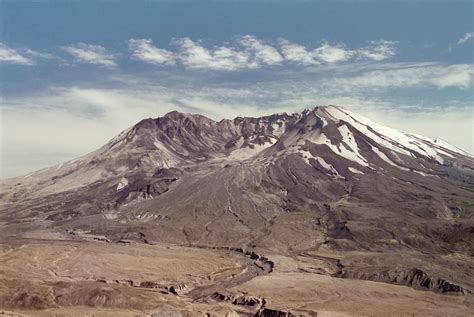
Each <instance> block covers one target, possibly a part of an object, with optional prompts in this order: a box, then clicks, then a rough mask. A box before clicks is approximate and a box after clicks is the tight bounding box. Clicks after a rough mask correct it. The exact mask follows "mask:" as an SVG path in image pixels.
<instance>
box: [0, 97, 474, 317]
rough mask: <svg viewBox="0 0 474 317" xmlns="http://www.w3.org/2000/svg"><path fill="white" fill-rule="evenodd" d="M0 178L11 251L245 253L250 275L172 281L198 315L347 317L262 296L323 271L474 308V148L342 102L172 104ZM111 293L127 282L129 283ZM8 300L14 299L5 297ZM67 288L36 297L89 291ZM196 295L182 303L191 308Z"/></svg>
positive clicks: (4, 233)
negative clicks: (42, 246) (254, 114)
mask: <svg viewBox="0 0 474 317" xmlns="http://www.w3.org/2000/svg"><path fill="white" fill-rule="evenodd" d="M442 128H443V127H440V129H442ZM0 188H1V191H0V193H1V194H0V199H1V205H0V224H1V226H2V230H1V233H0V238H1V239H2V240H3V241H9V242H8V243H10V244H13V245H14V244H15V243H18V241H26V242H24V244H23V245H27V244H28V243H31V241H35V243H39V242H38V241H40V240H41V241H44V240H48V241H50V240H51V241H54V242H52V245H55V244H56V243H58V241H63V242H64V243H65V242H67V241H69V243H73V242H74V243H79V242H80V243H85V244H79V247H78V249H79V250H81V246H83V245H88V246H89V245H94V247H96V245H97V244H100V248H101V249H100V252H102V253H104V252H105V251H104V250H105V249H104V248H105V247H104V246H103V245H102V244H104V243H105V244H106V245H110V248H117V246H116V245H115V244H116V243H118V244H126V245H127V246H129V247H130V246H131V245H133V246H134V247H136V248H144V247H146V248H148V247H149V248H158V247H159V246H161V245H170V246H172V248H184V247H186V248H191V249H192V250H203V251H202V252H204V250H206V252H222V250H228V251H226V252H230V253H231V254H232V256H240V257H243V259H240V260H239V261H240V262H239V263H241V262H242V261H247V262H248V261H251V265H253V266H251V267H252V269H250V266H248V265H250V264H248V263H247V262H245V263H247V264H246V265H247V266H246V271H245V272H246V273H245V274H244V273H242V272H241V273H239V274H240V275H239V274H237V275H236V276H237V277H235V276H234V275H232V277H226V278H223V279H222V280H219V279H216V282H215V283H214V284H212V285H207V286H204V284H206V283H204V284H202V283H203V282H202V281H198V280H194V281H191V282H189V283H190V284H189V285H187V286H186V287H185V288H184V289H183V290H182V291H176V290H175V291H174V292H173V291H170V290H169V289H168V293H170V294H169V296H181V297H182V299H181V300H184V301H190V303H201V304H202V305H204V306H202V305H201V304H199V305H201V306H202V307H201V306H199V305H198V306H199V307H201V308H199V309H201V310H200V311H201V312H204V311H206V309H208V308H205V307H207V306H205V305H210V306H209V307H212V308H209V309H210V310H209V312H213V313H215V312H216V311H215V309H216V308H215V307H221V308H222V307H227V308H228V307H230V308H229V309H232V311H233V312H236V313H241V314H244V313H245V314H250V313H252V314H253V313H254V312H255V313H256V314H260V315H261V316H277V315H271V314H273V312H272V311H274V312H275V314H278V312H280V313H283V312H288V311H292V312H293V313H296V312H297V313H300V314H302V315H305V314H311V313H313V312H314V313H316V312H318V311H319V312H320V313H322V312H324V311H339V312H341V309H342V312H344V311H345V312H347V310H349V311H350V307H347V308H341V307H332V306H331V307H329V306H324V305H323V304H318V305H317V304H315V303H316V302H318V300H315V301H313V302H314V303H313V304H312V306H314V307H313V308H311V307H309V308H308V307H306V308H302V307H303V306H305V305H303V304H304V303H303V302H301V300H302V298H305V296H306V297H307V295H301V296H300V297H298V298H293V299H291V296H288V295H287V294H286V293H285V292H284V291H283V290H280V293H278V290H276V291H275V292H273V293H272V292H269V291H266V290H264V289H267V288H268V287H269V288H270V289H272V288H273V287H274V286H275V285H277V284H278V283H279V281H281V280H285V282H284V283H288V284H292V283H296V284H295V286H294V287H295V289H296V293H298V292H302V293H301V294H307V293H308V292H309V293H311V292H312V290H311V289H312V288H311V287H312V286H308V285H306V284H307V283H306V284H305V281H307V280H308V279H309V280H311V279H313V278H315V277H317V278H320V277H321V276H324V277H328V278H331V279H334V280H337V281H344V283H355V282H358V283H362V281H361V280H369V281H373V282H375V283H374V284H373V285H376V286H374V287H376V288H377V287H381V286H380V285H385V286H383V287H393V288H394V289H389V290H386V289H384V288H382V289H381V290H379V289H377V290H376V291H375V290H374V292H375V293H376V292H379V293H380V292H392V293H393V292H395V293H396V292H400V294H402V293H403V294H405V293H404V292H406V290H405V289H406V286H410V287H411V288H414V289H417V290H427V291H431V292H430V295H426V293H423V292H420V291H413V290H411V289H410V290H411V291H412V292H415V293H414V294H417V295H413V294H411V293H410V295H406V294H405V295H403V296H402V297H403V298H404V299H405V300H406V299H407V298H410V300H411V303H415V304H416V305H418V304H419V301H422V299H421V298H424V296H425V297H426V296H434V297H433V298H434V299H430V300H432V301H441V302H445V301H447V302H449V303H450V304H446V305H447V306H449V307H450V308H449V309H452V311H451V312H453V313H463V312H466V311H469V310H470V309H471V308H472V307H473V296H472V295H471V292H472V291H473V290H474V281H473V278H472V276H473V274H474V262H473V260H472V255H473V254H474V238H473V237H474V236H473V234H474V221H473V219H474V158H473V156H471V155H470V154H468V153H465V152H463V151H461V150H459V149H457V148H456V147H454V146H452V145H450V144H448V143H446V142H444V141H443V140H440V139H432V138H428V137H425V136H421V135H415V134H410V133H404V132H400V131H397V130H394V129H391V128H388V127H385V126H382V125H380V124H377V123H375V122H372V121H371V120H369V119H367V118H364V117H362V116H359V115H357V114H355V113H353V112H350V111H348V110H346V109H344V108H342V107H337V106H326V107H316V108H314V109H308V110H305V111H303V112H301V113H295V114H290V115H289V114H286V113H283V114H274V115H271V116H264V117H260V118H249V117H237V118H235V119H233V120H227V119H226V120H221V121H214V120H211V119H209V118H207V117H204V116H202V115H196V114H184V113H179V112H170V113H168V114H166V115H165V116H163V117H160V118H156V119H145V120H142V121H140V122H139V123H137V124H136V125H135V126H133V127H132V128H130V129H128V130H125V131H124V132H122V133H121V134H119V135H118V136H117V137H115V138H114V139H112V140H111V141H109V142H108V143H107V144H105V145H104V146H103V147H102V148H100V149H98V150H97V151H95V152H92V153H90V154H87V155H85V156H83V157H80V158H78V159H76V160H73V161H70V162H67V163H64V164H61V165H58V166H54V167H50V168H46V169H43V170H40V171H37V172H34V173H31V174H29V175H26V176H23V177H18V178H12V179H7V180H3V181H2V184H1V187H0ZM71 241H72V242H71ZM112 244H113V245H114V246H112ZM76 247H77V246H76ZM9 248H10V249H11V248H13V249H15V248H14V247H12V246H11V245H9ZM54 248H55V247H54ZM54 248H53V249H54ZM10 249H9V250H10ZM13 249H12V250H13ZM15 250H16V249H15ZM107 250H109V249H107ZM120 250H121V249H120ZM147 250H148V249H147ZM153 250H154V249H153ZM209 250H211V251H209ZM212 250H214V251H212ZM51 252H53V251H51ZM58 252H59V251H58ZM91 252H92V251H91ZM97 252H98V251H97ZM107 252H108V251H107ZM143 252H152V251H149V250H148V251H143ZM153 252H155V251H153ZM176 252H177V251H176ZM193 252H194V251H193ZM196 252H198V251H196ZM199 252H201V251H199ZM184 253H186V252H184ZM53 254H56V253H53ZM107 254H108V253H107ZM239 254H240V255H239ZM90 256H92V255H90ZM182 256H184V257H185V255H182ZM22 257H24V255H22ZM183 261H184V262H186V259H185V258H183ZM18 263H19V262H18ZM242 263H243V262H242ZM44 265H46V266H47V265H48V264H47V263H46V264H44ZM244 266H245V265H244ZM82 269H83V268H82ZM186 270H187V269H186ZM285 272H286V273H285ZM214 273H216V272H214ZM117 274H119V273H117ZM123 275H124V276H126V275H127V274H126V273H123ZM68 276H69V275H68ZM272 278H273V279H274V280H272ZM69 279H70V280H68V281H67V282H68V283H72V285H75V286H74V287H76V288H78V289H82V290H83V288H80V287H79V286H77V283H78V281H77V280H76V279H74V278H72V277H69ZM71 279H72V281H71ZM124 279H126V277H124ZM209 279H211V280H214V275H213V277H212V278H211V277H209ZM98 280H99V278H97V277H90V278H89V279H88V281H92V282H96V283H97V281H98ZM61 281H62V282H65V281H63V280H61ZM217 281H219V282H217ZM295 281H298V282H295ZM20 282H21V283H24V281H20ZM20 282H19V281H18V280H16V279H15V283H20ZM142 282H145V281H140V283H142ZM149 282H151V281H149ZM152 282H153V283H158V284H159V281H152ZM175 282H179V279H177V280H176V281H175ZM323 282H324V281H321V280H318V283H323ZM380 282H383V283H386V284H381V283H380ZM29 283H31V281H30V282H29ZM74 283H76V284H74ZM134 283H135V284H137V282H136V281H135V282H133V281H132V284H131V286H134V285H135V284H134ZM265 283H268V284H265ZM366 283H367V282H366ZM389 284H394V285H389ZM140 285H141V284H140ZM265 285H266V286H267V287H265ZM370 285H372V284H370ZM399 285H404V286H405V287H402V286H399ZM135 286H136V285H135ZM88 287H89V286H88ZM120 287H122V288H120V290H122V291H123V287H130V285H128V286H127V285H125V286H124V285H120ZM345 287H349V288H351V287H361V286H360V285H359V284H350V285H349V286H345ZM367 287H369V286H367ZM139 288H140V287H139ZM400 289H402V290H403V291H400ZM134 291H135V290H134ZM313 291H314V290H313ZM339 291H340V290H336V291H335V292H336V293H337V292H339ZM175 293H176V294H175ZM356 293H357V292H355V293H353V294H352V293H351V294H347V295H345V297H346V299H345V300H346V301H350V300H352V301H354V302H358V303H359V304H360V300H361V298H364V297H365V296H364V295H360V294H359V295H360V297H357V300H356V299H355V297H351V296H356V295H354V294H356ZM375 293H374V294H375ZM379 293H377V294H379ZM1 294H2V293H1V292H0V303H2V297H1ZM4 294H5V297H3V298H7V297H8V298H12V294H11V291H5V292H4ZM15 294H16V293H15ZM61 294H62V293H61ZM242 294H251V295H252V296H255V297H252V298H253V299H252V298H250V297H248V296H247V297H245V296H244V295H242ZM263 294H265V296H263ZM418 294H421V295H418ZM423 294H424V295H423ZM439 294H445V295H439ZM446 294H447V295H446ZM453 294H456V295H460V296H461V297H462V298H464V299H463V300H462V301H461V300H456V301H457V302H456V303H452V302H450V301H451V299H450V300H447V299H446V298H451V297H452V295H453ZM16 295H18V294H16ZM16 295H15V296H16ZM43 295H44V294H43ZM359 295H358V296H359ZM372 295H373V294H372ZM15 296H13V298H16V297H15ZM18 296H20V295H18ZM61 296H66V295H64V294H62V295H61ZM67 296H69V297H71V300H70V301H68V302H67V303H61V302H60V301H58V300H52V299H49V297H48V296H46V295H44V298H43V297H41V296H40V297H38V298H39V299H36V301H40V303H41V305H40V306H41V308H48V307H56V306H61V307H62V306H74V305H76V306H77V305H79V304H80V303H82V304H84V303H83V302H81V301H80V300H78V299H77V298H75V297H74V296H76V297H78V298H82V299H83V298H84V296H86V295H85V294H82V293H81V295H77V294H76V295H74V296H73V295H71V294H68V295H67ZM67 296H66V297H67ZM101 296H102V295H101ZM114 296H115V297H114ZM117 296H118V295H117V294H116V293H113V294H108V295H107V298H106V299H105V300H104V301H103V302H102V299H101V300H100V301H99V302H100V303H99V304H97V303H95V302H94V303H95V304H94V303H90V302H86V305H89V306H94V307H96V306H110V307H116V306H117V305H118V304H117V302H116V297H117ZM166 296H168V295H166ZM239 296H240V297H239ZM242 296H244V297H242ZM279 296H283V298H287V300H286V301H285V300H283V299H282V298H281V297H279ZM318 296H322V297H324V296H323V295H321V294H319V295H318ZM400 296H401V295H400ZM418 296H419V297H418ZM439 296H441V297H439ZM99 297H100V296H99ZM316 297H317V296H316ZM375 297H377V296H375ZM375 297H374V300H375ZM100 298H102V297H100ZM249 298H250V299H249ZM317 298H319V297H317ZM124 301H125V302H127V300H124ZM249 301H251V302H252V303H253V304H252V305H250V304H249ZM305 301H306V302H307V301H308V299H305ZM31 302H35V301H34V300H32V299H31V298H29V297H28V300H24V299H21V300H20V299H18V300H13V301H12V300H8V301H7V300H5V299H4V300H3V303H7V304H4V305H5V306H7V307H13V308H18V307H20V308H28V309H31V308H34V305H32V304H31ZM234 302H237V304H236V303H234ZM241 302H242V303H244V304H243V305H242V304H241ZM306 302H305V303H306ZM78 303H79V304H78ZM239 303H240V304H239ZM278 303H280V304H278ZM140 305H141V304H140ZM140 305H139V304H136V306H137V307H140V309H144V307H145V306H146V305H145V306H143V305H142V306H140ZM173 305H175V306H176V305H178V304H177V303H174V304H171V306H173ZM190 305H191V304H190ZM193 305H194V304H192V305H191V306H190V307H191V308H189V307H187V308H186V309H190V310H189V311H192V312H194V313H196V310H195V309H196V307H195V305H194V306H193ZM196 305H197V304H196ZM372 305H374V303H371V304H368V305H367V307H370V306H372ZM450 305H451V306H450ZM43 306H44V307H43ZM132 306H133V305H132ZM178 306H179V305H178ZM309 306H311V305H309ZM127 307H129V306H127ZM130 307H131V306H130ZM133 307H135V306H133ZM154 307H155V306H154ZM203 307H204V308H203ZM364 307H365V308H364ZM373 307H374V309H375V307H377V306H376V305H375V306H373ZM417 307H418V309H419V310H416V309H415V310H414V311H417V312H421V313H422V314H425V313H427V314H433V313H436V312H437V310H436V309H435V308H434V306H433V307H432V306H430V305H428V304H420V306H417ZM162 309H163V308H162ZM183 309H184V308H183ZM219 309H220V308H219ZM222 309H224V308H222ZM252 309H253V310H252ZM360 309H361V310H364V309H366V306H363V307H362V306H361V307H360ZM456 309H457V310H456ZM387 313H390V311H387ZM219 314H220V313H217V315H219ZM265 314H267V315H265Z"/></svg>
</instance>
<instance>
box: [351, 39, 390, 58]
mask: <svg viewBox="0 0 474 317" xmlns="http://www.w3.org/2000/svg"><path fill="white" fill-rule="evenodd" d="M369 44H370V45H369V46H366V47H362V48H360V49H358V50H357V51H356V54H357V55H358V56H359V57H361V58H367V59H369V60H373V61H383V60H385V59H388V58H390V57H392V56H394V55H395V44H396V42H393V41H386V40H379V41H371V42H370V43H369Z"/></svg>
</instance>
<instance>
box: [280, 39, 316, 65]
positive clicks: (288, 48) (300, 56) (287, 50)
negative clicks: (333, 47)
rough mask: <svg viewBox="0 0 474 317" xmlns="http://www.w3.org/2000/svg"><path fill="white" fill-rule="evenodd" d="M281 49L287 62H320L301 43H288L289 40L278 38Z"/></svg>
mask: <svg viewBox="0 0 474 317" xmlns="http://www.w3.org/2000/svg"><path fill="white" fill-rule="evenodd" d="M280 46H281V51H282V53H283V56H284V57H285V59H286V60H287V61H288V62H294V63H297V64H302V65H318V64H320V63H319V62H318V61H317V60H316V59H315V58H314V54H313V52H310V51H308V50H307V49H306V47H304V46H303V45H299V44H294V43H290V42H289V41H287V40H285V39H282V40H280Z"/></svg>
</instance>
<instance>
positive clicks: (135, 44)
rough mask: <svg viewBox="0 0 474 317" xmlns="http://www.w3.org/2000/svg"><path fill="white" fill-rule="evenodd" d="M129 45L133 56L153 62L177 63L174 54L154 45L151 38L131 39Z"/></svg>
mask: <svg viewBox="0 0 474 317" xmlns="http://www.w3.org/2000/svg"><path fill="white" fill-rule="evenodd" d="M128 46H129V48H130V50H131V51H132V57H133V58H134V59H137V60H141V61H144V62H148V63H151V64H165V65H173V64H175V57H174V54H173V53H172V52H170V51H168V50H165V49H162V48H157V47H155V46H153V41H152V40H151V39H130V40H129V41H128Z"/></svg>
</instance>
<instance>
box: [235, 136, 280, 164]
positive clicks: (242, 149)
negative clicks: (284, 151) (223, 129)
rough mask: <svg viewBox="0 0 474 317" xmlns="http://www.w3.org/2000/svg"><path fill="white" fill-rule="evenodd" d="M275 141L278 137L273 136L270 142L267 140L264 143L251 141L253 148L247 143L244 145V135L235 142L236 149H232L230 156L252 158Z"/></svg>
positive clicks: (243, 158)
mask: <svg viewBox="0 0 474 317" xmlns="http://www.w3.org/2000/svg"><path fill="white" fill-rule="evenodd" d="M275 142H276V139H274V138H271V139H270V142H265V143H263V144H254V143H251V145H252V146H253V148H252V147H250V146H249V145H247V144H246V145H245V146H244V143H245V141H244V139H243V137H240V138H239V140H238V141H237V143H236V144H235V147H236V150H234V151H232V152H231V153H230V155H229V156H228V158H230V159H236V160H246V159H248V158H251V157H252V156H255V155H257V154H258V153H260V152H261V151H263V150H264V149H266V148H268V147H270V146H272V145H273V144H275Z"/></svg>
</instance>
